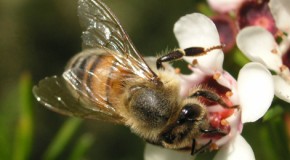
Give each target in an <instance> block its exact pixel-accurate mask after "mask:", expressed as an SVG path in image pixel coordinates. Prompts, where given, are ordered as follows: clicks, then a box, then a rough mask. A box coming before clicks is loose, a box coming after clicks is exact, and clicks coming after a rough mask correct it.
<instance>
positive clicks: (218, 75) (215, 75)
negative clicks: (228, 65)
mask: <svg viewBox="0 0 290 160" xmlns="http://www.w3.org/2000/svg"><path fill="white" fill-rule="evenodd" d="M220 76H221V74H220V73H215V74H214V75H213V79H215V80H218V79H219V78H220Z"/></svg>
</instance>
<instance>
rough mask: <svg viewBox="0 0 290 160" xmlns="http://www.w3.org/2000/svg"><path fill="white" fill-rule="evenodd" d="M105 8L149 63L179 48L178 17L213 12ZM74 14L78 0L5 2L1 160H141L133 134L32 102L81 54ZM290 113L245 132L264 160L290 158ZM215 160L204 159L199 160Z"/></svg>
mask: <svg viewBox="0 0 290 160" xmlns="http://www.w3.org/2000/svg"><path fill="white" fill-rule="evenodd" d="M105 2H106V4H107V5H108V6H109V7H110V8H111V9H112V10H113V11H114V13H115V14H116V15H117V17H118V18H119V19H120V21H121V23H122V24H123V26H124V28H125V29H126V31H127V32H128V34H129V35H130V37H131V39H132V41H133V42H134V44H135V46H136V48H137V49H138V50H139V51H140V52H141V53H142V54H144V55H151V56H154V55H156V53H159V52H161V51H163V50H165V49H166V48H169V49H173V48H175V47H177V42H176V40H175V38H174V35H173V32H172V28H173V25H174V23H175V21H176V20H177V19H178V18H179V17H181V16H183V15H185V14H187V13H191V12H194V11H205V12H206V11H207V10H206V9H205V8H206V3H205V1H202V0H183V1H182V2H181V1H177V0H175V1H173V0H162V1H156V0H146V1H145V0H138V1H136V0H105ZM76 9H77V1H76V0H0V73H1V76H0V88H1V89H0V159H1V160H2V159H3V160H6V159H7V160H9V159H14V160H21V159H23V160H26V159H46V160H49V159H76V160H78V159H100V160H115V159H116V160H136V159H143V150H144V144H145V143H144V142H143V140H141V139H140V138H138V137H137V136H135V135H133V134H132V133H131V132H130V130H129V129H128V128H126V127H123V126H117V125H113V124H110V123H105V122H98V121H92V120H80V119H76V118H69V117H65V116H62V115H59V114H57V113H54V112H51V111H49V110H47V109H46V108H44V107H43V106H41V105H40V104H38V103H37V102H36V100H35V99H34V97H33V96H32V93H31V88H32V86H33V85H35V84H37V83H38V81H39V80H40V79H42V78H44V77H46V76H51V75H55V74H57V75H60V74H61V73H62V71H63V68H64V66H65V65H66V62H67V61H68V59H69V58H70V57H72V56H73V55H74V54H75V53H77V52H79V51H80V50H81V38H80V36H81V29H80V26H79V22H78V17H77V11H76ZM237 54H238V53H237ZM237 57H238V58H239V57H240V55H227V57H226V64H225V68H226V69H228V70H229V71H230V73H231V74H233V75H234V76H237V73H238V69H239V68H240V67H241V66H239V65H235V66H233V64H234V63H235V59H237ZM239 64H242V63H239ZM289 107H290V105H289V104H287V103H283V102H281V101H279V100H277V99H275V101H274V103H273V107H272V108H271V110H270V111H271V113H269V114H268V117H267V118H266V119H264V120H260V121H259V122H257V123H254V124H246V125H245V126H244V131H243V135H244V137H245V138H246V140H247V141H248V142H249V143H250V144H251V146H252V147H253V150H254V152H255V155H256V158H257V159H258V160H259V159H261V160H273V159H279V160H280V159H281V160H285V159H287V158H289V155H290V154H289V146H288V145H289V143H288V142H289V135H288V136H287V132H286V131H287V127H285V126H286V125H287V124H286V122H287V121H286V120H285V115H286V113H288V112H287V110H289ZM289 119H290V118H288V121H290V120H289ZM288 125H289V124H288ZM288 133H289V132H288ZM211 156H212V154H202V155H201V156H200V158H199V159H210V158H211Z"/></svg>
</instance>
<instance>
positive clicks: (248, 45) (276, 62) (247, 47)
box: [237, 26, 282, 72]
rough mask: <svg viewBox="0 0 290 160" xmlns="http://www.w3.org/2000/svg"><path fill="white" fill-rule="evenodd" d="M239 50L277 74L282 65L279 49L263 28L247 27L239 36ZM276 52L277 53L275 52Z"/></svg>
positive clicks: (270, 35)
mask: <svg viewBox="0 0 290 160" xmlns="http://www.w3.org/2000/svg"><path fill="white" fill-rule="evenodd" d="M237 45H238V47H239V49H240V50H241V51H242V52H243V53H244V54H245V55H246V56H247V57H248V58H249V59H250V60H252V61H256V62H260V63H262V64H264V65H266V66H267V67H268V68H269V69H272V70H274V71H276V72H278V71H279V67H280V66H281V65H282V60H281V57H280V54H279V53H276V52H279V48H278V45H277V43H276V42H275V39H274V38H273V36H272V34H271V33H270V32H268V31H267V30H265V29H263V28H261V27H256V26H253V27H246V28H244V29H242V30H241V31H240V32H239V34H238V36H237ZM273 51H275V52H273Z"/></svg>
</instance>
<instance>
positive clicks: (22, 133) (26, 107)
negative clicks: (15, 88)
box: [12, 73, 33, 160]
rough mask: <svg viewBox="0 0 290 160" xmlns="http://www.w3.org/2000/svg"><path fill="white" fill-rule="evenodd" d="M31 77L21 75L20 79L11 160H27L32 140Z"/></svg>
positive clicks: (24, 74) (25, 74)
mask: <svg viewBox="0 0 290 160" xmlns="http://www.w3.org/2000/svg"><path fill="white" fill-rule="evenodd" d="M31 86H32V85H31V77H30V74H29V73H23V74H22V76H21V79H20V90H19V92H20V99H19V102H20V104H19V106H20V115H19V119H18V122H17V125H16V129H15V135H14V145H13V154H12V159H13V160H26V159H29V158H28V157H29V154H30V151H31V145H32V139H33V118H32V117H33V111H32V104H31V99H32V92H31Z"/></svg>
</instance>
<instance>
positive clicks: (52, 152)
mask: <svg viewBox="0 0 290 160" xmlns="http://www.w3.org/2000/svg"><path fill="white" fill-rule="evenodd" d="M81 122H82V120H81V119H78V118H69V119H68V120H67V121H66V122H65V123H64V124H63V126H62V127H61V129H60V130H59V132H58V133H57V135H56V137H55V138H54V139H53V140H52V143H51V144H50V145H49V147H48V149H47V151H46V152H45V153H44V158H43V159H44V160H54V159H56V157H58V156H59V154H60V153H62V151H63V150H64V148H65V146H66V145H67V144H68V142H69V141H70V140H71V138H72V136H73V135H74V133H75V132H76V130H77V129H78V127H79V126H80V124H81Z"/></svg>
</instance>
